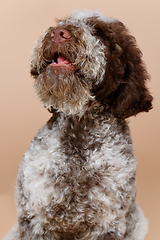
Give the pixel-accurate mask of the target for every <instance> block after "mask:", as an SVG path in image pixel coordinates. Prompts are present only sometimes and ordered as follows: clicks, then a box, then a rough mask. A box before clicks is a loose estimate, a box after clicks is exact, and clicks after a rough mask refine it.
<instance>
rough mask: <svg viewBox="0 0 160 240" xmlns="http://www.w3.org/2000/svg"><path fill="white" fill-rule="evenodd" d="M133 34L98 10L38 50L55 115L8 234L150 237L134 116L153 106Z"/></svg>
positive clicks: (27, 171) (26, 161) (39, 89)
mask: <svg viewBox="0 0 160 240" xmlns="http://www.w3.org/2000/svg"><path fill="white" fill-rule="evenodd" d="M141 55H142V54H141V52H140V50H139V48H138V47H137V45H136V41H135V38H134V37H133V36H131V35H130V34H129V33H128V30H127V29H126V27H125V26H124V25H123V24H122V23H121V22H119V21H118V20H116V19H113V18H109V17H105V16H104V15H102V14H100V13H98V12H93V11H82V12H76V13H73V14H72V15H71V17H69V18H66V19H63V20H60V21H58V23H57V26H56V27H50V28H48V29H47V31H46V32H45V33H44V35H43V36H41V37H40V39H39V40H38V41H37V43H36V46H35V47H34V49H33V54H32V61H31V75H32V76H33V77H34V79H35V82H34V88H35V91H36V93H37V96H38V98H39V99H40V100H41V101H42V103H43V105H44V107H45V108H47V109H48V110H49V111H50V112H51V113H52V117H51V119H50V120H49V121H48V122H47V123H46V125H45V126H43V127H42V128H41V129H40V130H39V131H38V133H37V134H36V136H35V137H34V139H33V140H32V142H31V144H30V146H29V148H28V150H27V152H26V153H25V155H24V158H23V160H22V163H21V166H20V170H19V174H18V178H17V186H16V204H17V218H18V223H17V225H16V226H15V227H14V228H13V229H12V230H11V232H10V233H9V234H8V235H7V236H6V238H4V239H5V240H16V239H19V240H29V239H30V240H42V239H43V240H56V239H57V240H74V239H84V240H143V239H144V236H145V234H146V232H147V220H146V219H145V217H144V215H143V212H142V211H141V209H140V208H139V206H138V204H137V202H136V159H135V157H134V152H133V148H132V140H131V137H130V131H129V127H128V124H127V121H126V120H125V119H126V118H128V117H130V116H133V115H136V114H137V113H139V112H142V111H146V112H147V111H149V110H150V109H151V108H152V104H151V102H152V96H151V95H150V93H149V91H148V89H147V87H146V80H147V79H148V74H147V71H146V69H145V67H144V64H143V62H142V59H141Z"/></svg>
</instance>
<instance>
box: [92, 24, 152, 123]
mask: <svg viewBox="0 0 160 240" xmlns="http://www.w3.org/2000/svg"><path fill="white" fill-rule="evenodd" d="M104 31H105V33H104ZM99 32H100V33H101V36H102V28H101V31H99ZM102 38H103V39H105V40H104V43H105V44H106V46H107V54H106V58H107V66H106V72H105V77H104V80H103V82H102V83H101V84H99V85H98V86H95V87H94V90H93V92H94V94H95V96H96V98H97V100H99V101H101V102H102V104H104V103H107V104H108V105H109V109H110V110H111V112H112V113H113V114H114V116H115V117H117V118H121V119H124V118H127V117H130V116H133V115H136V114H137V113H139V112H143V111H145V112H148V111H149V110H150V109H151V108H152V103H151V102H152V99H153V98H152V96H151V95H150V93H149V91H148V89H147V87H146V80H148V79H149V76H148V74H147V71H146V69H145V66H144V64H143V61H142V59H141V57H142V53H141V51H140V50H139V49H138V47H137V45H136V40H135V38H134V37H133V36H131V35H129V34H128V31H127V29H126V28H125V26H124V25H123V24H122V23H121V22H113V23H110V24H107V26H106V24H105V27H104V26H103V36H102Z"/></svg>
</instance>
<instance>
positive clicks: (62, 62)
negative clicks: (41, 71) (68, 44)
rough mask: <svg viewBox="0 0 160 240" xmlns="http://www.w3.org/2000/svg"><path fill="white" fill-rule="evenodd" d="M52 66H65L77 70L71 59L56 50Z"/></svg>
mask: <svg viewBox="0 0 160 240" xmlns="http://www.w3.org/2000/svg"><path fill="white" fill-rule="evenodd" d="M50 66H51V67H65V68H68V69H70V70H72V71H75V66H74V65H73V64H72V63H70V61H69V60H68V59H67V58H65V56H63V55H62V54H59V53H58V52H55V53H54V54H53V56H52V62H51V63H50Z"/></svg>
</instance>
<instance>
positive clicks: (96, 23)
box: [31, 11, 152, 119]
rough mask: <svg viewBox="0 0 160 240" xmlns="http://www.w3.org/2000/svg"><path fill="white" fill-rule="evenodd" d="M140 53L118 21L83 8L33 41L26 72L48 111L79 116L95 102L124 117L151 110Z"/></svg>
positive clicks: (133, 39)
mask: <svg viewBox="0 0 160 240" xmlns="http://www.w3.org/2000/svg"><path fill="white" fill-rule="evenodd" d="M141 57H142V54H141V52H140V50H139V49H138V47H137V45H136V41H135V38H134V37H133V36H131V35H129V33H128V31H127V29H126V27H125V26H124V25H123V24H122V23H121V22H119V21H117V20H115V19H113V18H109V17H105V16H103V15H101V14H99V13H97V12H90V11H89V12H88V11H82V12H76V13H74V14H72V15H71V17H70V18H67V19H64V20H60V21H59V22H58V24H57V26H56V27H50V28H48V29H47V31H46V32H45V34H44V35H43V36H42V37H41V38H40V39H39V40H38V41H37V44H36V46H35V47H34V49H33V54H32V62H31V74H32V75H33V76H34V78H35V83H34V86H35V89H36V92H37V95H38V97H39V99H40V100H41V101H42V102H43V104H44V106H45V107H46V108H47V109H48V110H49V111H51V112H53V111H55V110H56V111H63V112H65V113H66V114H79V113H81V112H84V111H85V110H86V108H87V106H89V104H90V103H91V102H98V103H99V104H100V105H103V106H104V108H105V109H107V111H110V112H112V113H113V115H114V116H115V117H117V118H121V119H124V118H127V117H130V116H132V115H136V114H137V113H139V112H142V111H146V112H147V111H149V110H150V109H151V108H152V104H151V102H152V96H151V95H150V94H149V91H148V89H147V87H146V80H147V79H148V78H149V77H148V74H147V72H146V69H145V67H144V64H143V61H142V59H141ZM106 106H107V107H106Z"/></svg>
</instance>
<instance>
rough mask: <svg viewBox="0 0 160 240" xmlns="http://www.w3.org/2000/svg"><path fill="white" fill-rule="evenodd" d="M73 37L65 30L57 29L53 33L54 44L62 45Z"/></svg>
mask: <svg viewBox="0 0 160 240" xmlns="http://www.w3.org/2000/svg"><path fill="white" fill-rule="evenodd" d="M71 37H72V36H71V34H70V32H69V31H68V30H66V29H64V28H56V29H54V30H53V32H52V33H51V38H52V41H53V42H56V43H60V42H64V41H66V40H68V39H70V38H71Z"/></svg>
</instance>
